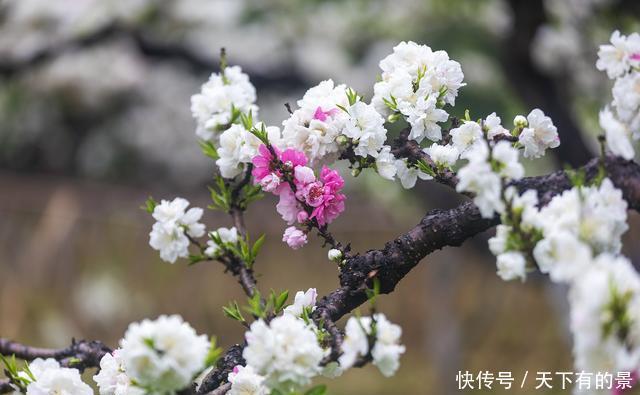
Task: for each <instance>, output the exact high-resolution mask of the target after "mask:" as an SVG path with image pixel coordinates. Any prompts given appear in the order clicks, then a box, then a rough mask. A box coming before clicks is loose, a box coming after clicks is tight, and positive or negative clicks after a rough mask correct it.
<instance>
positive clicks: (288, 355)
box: [242, 314, 326, 393]
mask: <svg viewBox="0 0 640 395" xmlns="http://www.w3.org/2000/svg"><path fill="white" fill-rule="evenodd" d="M245 338H246V342H247V346H246V347H245V349H244V351H243V353H242V356H243V357H244V359H245V360H246V362H247V366H251V367H252V368H253V369H255V371H256V372H257V373H258V374H260V375H261V376H263V377H264V378H265V384H266V385H267V386H268V387H269V388H276V389H281V390H284V391H285V393H288V391H289V392H290V391H291V390H295V389H298V388H300V387H302V386H305V385H308V384H309V383H310V382H311V379H312V378H313V377H315V376H317V375H318V374H320V373H321V371H322V368H321V367H320V362H321V361H322V359H323V358H324V357H325V355H326V352H325V350H323V349H322V347H320V345H319V344H318V340H317V338H316V333H315V331H314V329H313V328H312V327H311V326H309V325H307V324H305V322H304V321H303V320H301V319H299V318H296V317H294V316H293V315H290V314H285V315H282V316H279V317H276V318H274V319H273V320H271V322H269V323H266V322H265V321H263V320H258V321H255V322H254V323H252V324H251V328H250V330H249V331H248V332H247V333H246V334H245Z"/></svg>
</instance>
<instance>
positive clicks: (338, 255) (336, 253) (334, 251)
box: [327, 248, 342, 261]
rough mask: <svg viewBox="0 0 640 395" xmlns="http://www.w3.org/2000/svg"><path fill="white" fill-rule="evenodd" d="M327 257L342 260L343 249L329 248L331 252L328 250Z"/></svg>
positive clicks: (332, 259) (331, 259)
mask: <svg viewBox="0 0 640 395" xmlns="http://www.w3.org/2000/svg"><path fill="white" fill-rule="evenodd" d="M327 258H328V259H329V260H330V261H340V260H342V251H340V250H338V249H336V248H332V249H330V250H329V252H327Z"/></svg>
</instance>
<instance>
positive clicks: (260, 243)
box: [251, 234, 266, 261]
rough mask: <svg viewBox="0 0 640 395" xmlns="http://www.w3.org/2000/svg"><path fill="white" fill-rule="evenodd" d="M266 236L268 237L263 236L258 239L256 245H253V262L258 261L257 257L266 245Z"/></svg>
mask: <svg viewBox="0 0 640 395" xmlns="http://www.w3.org/2000/svg"><path fill="white" fill-rule="evenodd" d="M265 236H266V235H264V234H263V235H262V236H260V237H259V238H258V240H256V242H255V243H253V247H251V260H252V261H254V260H255V259H256V257H257V256H258V253H259V252H260V249H261V248H262V246H263V245H264V241H265Z"/></svg>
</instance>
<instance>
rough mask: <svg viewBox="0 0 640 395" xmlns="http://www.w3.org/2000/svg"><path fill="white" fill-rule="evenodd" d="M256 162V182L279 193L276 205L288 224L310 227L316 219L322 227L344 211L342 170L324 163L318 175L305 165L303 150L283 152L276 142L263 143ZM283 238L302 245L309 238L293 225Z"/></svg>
mask: <svg viewBox="0 0 640 395" xmlns="http://www.w3.org/2000/svg"><path fill="white" fill-rule="evenodd" d="M253 165H254V169H253V177H254V182H255V183H257V184H260V185H261V186H262V189H263V190H264V191H267V192H271V193H273V194H275V195H277V196H279V198H280V201H279V202H278V205H277V206H276V209H277V210H278V213H279V214H280V215H281V216H282V219H283V220H284V221H285V222H287V223H288V224H289V225H293V224H294V223H299V224H301V225H307V228H308V227H309V224H310V223H312V221H313V222H315V224H317V226H318V227H323V226H325V225H326V224H329V223H331V222H332V221H333V220H334V219H336V218H337V217H338V216H339V215H340V214H341V213H342V212H343V211H344V207H345V204H344V202H345V199H346V196H345V195H344V194H342V193H341V192H340V191H341V190H342V187H343V186H344V180H343V179H342V177H341V176H340V174H339V173H338V172H337V171H335V170H331V169H329V168H328V167H326V166H323V167H322V170H321V171H320V176H319V177H316V175H315V173H314V171H313V169H312V168H310V167H308V166H306V165H307V158H306V156H305V155H304V153H302V152H300V151H296V150H294V149H291V148H289V149H286V150H284V151H283V152H281V151H280V150H279V149H277V148H276V147H274V146H270V147H267V146H265V145H261V146H260V148H259V154H258V155H257V156H256V157H254V158H253ZM283 241H284V242H286V243H287V244H288V245H289V246H290V247H291V248H294V249H296V248H300V247H302V246H303V245H304V244H305V243H306V242H307V236H306V232H304V231H302V230H300V229H298V228H296V227H294V226H291V227H289V228H287V229H286V231H285V233H284V237H283Z"/></svg>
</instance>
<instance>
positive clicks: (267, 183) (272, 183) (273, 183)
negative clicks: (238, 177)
mask: <svg viewBox="0 0 640 395" xmlns="http://www.w3.org/2000/svg"><path fill="white" fill-rule="evenodd" d="M260 186H261V187H262V190H263V191H265V192H276V190H277V189H278V187H279V186H280V177H278V175H277V174H276V173H269V174H267V175H266V176H264V177H263V178H262V180H260Z"/></svg>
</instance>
